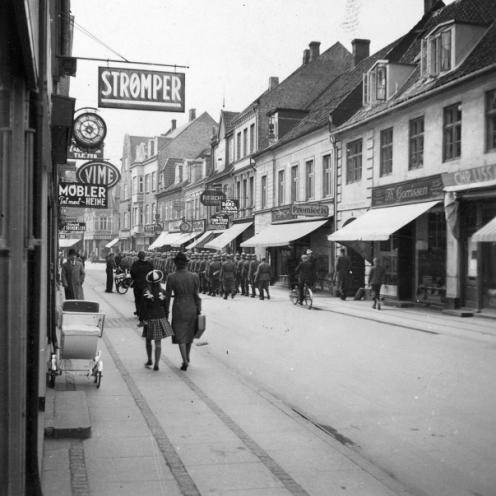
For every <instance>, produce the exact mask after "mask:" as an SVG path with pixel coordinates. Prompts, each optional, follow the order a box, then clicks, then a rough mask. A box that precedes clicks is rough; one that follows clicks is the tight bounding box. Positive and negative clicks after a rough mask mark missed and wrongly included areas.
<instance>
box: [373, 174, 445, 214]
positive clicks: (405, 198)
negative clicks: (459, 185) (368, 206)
mask: <svg viewBox="0 0 496 496" xmlns="http://www.w3.org/2000/svg"><path fill="white" fill-rule="evenodd" d="M443 195H444V193H443V182H442V180H441V174H436V175H434V176H429V177H424V178H422V179H413V180H412V181H403V182H401V183H394V184H388V185H387V186H378V187H376V188H372V206H373V207H381V206H385V205H395V204H401V203H415V202H420V201H427V200H438V199H442V198H443Z"/></svg>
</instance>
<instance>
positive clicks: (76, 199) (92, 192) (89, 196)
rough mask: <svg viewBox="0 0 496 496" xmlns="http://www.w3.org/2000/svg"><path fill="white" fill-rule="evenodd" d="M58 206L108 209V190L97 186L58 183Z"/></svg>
mask: <svg viewBox="0 0 496 496" xmlns="http://www.w3.org/2000/svg"><path fill="white" fill-rule="evenodd" d="M59 205H60V206H61V207H77V208H108V189H107V187H106V186H99V185H97V184H81V183H66V182H61V183H59Z"/></svg>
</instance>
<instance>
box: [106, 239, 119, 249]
mask: <svg viewBox="0 0 496 496" xmlns="http://www.w3.org/2000/svg"><path fill="white" fill-rule="evenodd" d="M118 242H119V238H114V239H113V240H112V241H109V242H108V243H107V244H106V245H105V248H112V246H114V245H116V244H117V243H118Z"/></svg>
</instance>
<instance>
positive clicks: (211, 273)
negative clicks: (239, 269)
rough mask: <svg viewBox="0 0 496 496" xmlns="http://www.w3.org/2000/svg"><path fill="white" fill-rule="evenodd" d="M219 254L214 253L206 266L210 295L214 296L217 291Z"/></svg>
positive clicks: (219, 266)
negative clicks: (207, 266)
mask: <svg viewBox="0 0 496 496" xmlns="http://www.w3.org/2000/svg"><path fill="white" fill-rule="evenodd" d="M220 269H221V265H220V256H219V255H214V257H213V261H212V262H211V263H210V266H209V268H208V279H209V281H210V292H209V293H208V294H209V295H210V296H216V295H217V293H218V292H219V276H220Z"/></svg>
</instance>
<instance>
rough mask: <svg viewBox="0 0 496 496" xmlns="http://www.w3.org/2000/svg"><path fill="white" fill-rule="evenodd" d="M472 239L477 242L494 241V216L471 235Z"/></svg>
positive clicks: (495, 223) (495, 235) (495, 233)
mask: <svg viewBox="0 0 496 496" xmlns="http://www.w3.org/2000/svg"><path fill="white" fill-rule="evenodd" d="M472 240H473V241H476V242H478V243H481V242H482V243H494V242H496V217H494V219H493V220H490V221H489V222H488V223H487V224H486V225H485V226H484V227H481V228H480V229H479V230H478V231H476V232H475V233H474V235H473V236H472Z"/></svg>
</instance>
